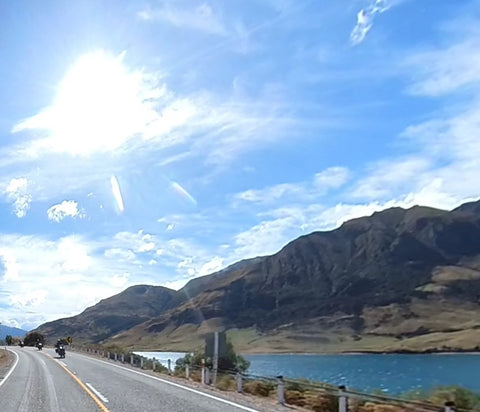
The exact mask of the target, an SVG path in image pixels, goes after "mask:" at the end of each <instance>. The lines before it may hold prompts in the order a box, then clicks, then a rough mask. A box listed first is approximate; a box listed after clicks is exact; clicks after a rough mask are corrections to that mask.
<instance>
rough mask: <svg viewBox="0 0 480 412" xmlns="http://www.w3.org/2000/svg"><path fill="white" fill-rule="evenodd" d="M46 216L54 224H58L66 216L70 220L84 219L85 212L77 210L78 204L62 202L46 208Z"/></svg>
mask: <svg viewBox="0 0 480 412" xmlns="http://www.w3.org/2000/svg"><path fill="white" fill-rule="evenodd" d="M47 216H48V218H49V219H50V220H53V221H54V222H57V223H58V222H60V221H62V220H63V219H65V218H66V217H67V216H70V217H72V218H76V217H79V218H84V217H85V216H86V215H85V212H84V211H83V210H80V209H79V208H78V203H77V202H75V201H74V200H64V201H63V202H62V203H59V204H56V205H53V206H51V207H50V208H48V210H47Z"/></svg>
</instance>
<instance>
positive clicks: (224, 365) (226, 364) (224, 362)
mask: <svg viewBox="0 0 480 412" xmlns="http://www.w3.org/2000/svg"><path fill="white" fill-rule="evenodd" d="M202 359H205V354H204V353H203V352H195V353H187V354H186V355H185V357H183V358H180V359H178V360H177V361H176V362H175V364H176V367H175V369H177V370H184V369H185V365H186V364H188V365H190V366H192V367H194V368H199V367H201V366H202ZM205 366H206V367H208V368H210V367H212V359H210V358H207V359H205ZM249 367H250V362H249V361H248V360H246V359H245V358H244V357H243V356H242V355H238V354H236V353H235V350H234V349H233V344H232V342H231V341H230V340H228V341H227V353H226V355H225V356H224V357H220V358H218V370H220V371H229V370H230V371H233V370H238V371H240V372H242V373H244V372H246V371H247V369H248V368H249Z"/></svg>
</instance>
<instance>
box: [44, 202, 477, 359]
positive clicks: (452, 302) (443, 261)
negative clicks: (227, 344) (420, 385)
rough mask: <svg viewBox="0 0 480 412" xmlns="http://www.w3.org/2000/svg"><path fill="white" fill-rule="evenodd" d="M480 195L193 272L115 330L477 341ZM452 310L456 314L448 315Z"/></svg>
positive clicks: (428, 343) (346, 342) (383, 216)
mask: <svg viewBox="0 0 480 412" xmlns="http://www.w3.org/2000/svg"><path fill="white" fill-rule="evenodd" d="M479 205H480V202H472V203H470V204H465V205H463V206H461V207H459V208H457V209H455V210H453V211H451V212H446V211H441V210H437V209H432V208H426V207H418V206H417V207H413V208H411V209H408V210H405V209H401V208H392V209H388V210H384V211H382V212H378V213H374V214H373V215H372V216H370V217H363V218H359V219H354V220H351V221H349V222H346V223H344V224H343V225H342V226H341V227H340V228H338V229H336V230H333V231H329V232H315V233H312V234H310V235H306V236H303V237H300V238H298V239H296V240H294V241H293V242H291V243H289V244H288V245H286V246H285V247H284V248H283V249H282V250H281V251H280V252H278V253H276V254H275V255H272V256H267V257H263V258H256V259H251V260H247V261H243V262H239V263H237V264H235V265H232V266H231V267H229V268H227V269H225V270H223V271H221V272H219V273H217V274H213V275H210V276H207V277H204V278H199V279H195V280H193V281H191V282H190V283H189V284H187V285H186V286H185V287H184V288H183V289H182V290H180V291H179V292H177V293H175V292H172V297H171V300H169V302H168V303H167V304H166V305H164V306H162V310H160V311H159V312H157V313H156V314H155V315H153V316H151V317H150V318H149V319H148V320H146V321H145V322H143V323H137V325H136V326H134V327H133V328H132V329H130V330H128V331H126V329H128V327H123V328H119V329H118V330H121V329H123V330H124V332H122V333H118V334H116V335H115V337H113V334H112V335H111V337H110V340H114V341H116V342H119V343H121V344H127V345H133V344H135V345H141V346H150V347H152V346H155V345H159V344H161V345H164V346H169V345H170V344H172V345H175V347H176V348H178V347H179V346H178V345H182V342H183V343H184V346H185V348H186V349H187V347H189V345H190V346H191V345H193V344H194V343H196V342H198V341H199V337H200V336H201V333H202V332H205V331H207V330H209V329H211V328H224V329H227V330H230V331H231V332H230V333H231V335H232V337H233V338H234V339H236V340H237V341H238V342H240V343H239V344H240V345H241V344H242V343H241V342H244V346H245V347H246V348H248V349H250V350H252V348H254V344H255V346H256V347H257V348H261V347H263V346H264V347H265V349H266V350H272V349H275V350H292V348H300V350H302V348H305V349H308V350H329V347H330V346H331V348H332V350H333V349H337V350H338V349H344V350H350V349H352V350H353V349H362V350H370V349H375V348H377V349H380V350H384V349H402V348H403V349H408V348H413V349H418V348H430V349H434V348H438V347H441V346H449V345H441V343H442V342H452V343H451V347H457V346H458V347H459V348H465V349H467V348H471V347H475V346H476V344H474V343H475V342H476V339H477V335H478V333H477V332H478V330H479V329H480V319H478V312H479V311H478V309H479V296H480V277H479V276H477V273H478V262H480V259H478V256H480V206H479ZM95 308H96V306H95V307H93V308H90V309H92V312H90V313H89V316H90V319H93V318H95ZM428 308H430V309H428ZM453 309H455V310H453ZM445 310H449V311H450V312H451V311H452V310H453V312H455V311H457V312H458V314H457V315H455V314H454V315H452V316H450V317H449V318H445V316H443V312H445ZM84 313H85V312H84ZM82 315H84V314H82ZM82 315H79V316H82ZM436 318H438V319H439V320H438V321H436V320H435V319H436ZM409 319H410V320H409ZM411 319H414V320H415V321H413V320H411ZM464 319H471V322H470V323H469V322H467V321H464ZM408 320H409V321H408ZM84 322H85V321H84ZM53 323H55V322H53ZM459 325H460V327H459ZM129 326H131V325H129ZM41 329H42V330H43V327H42V328H41ZM452 333H453V334H455V333H456V334H457V335H451V336H449V337H446V335H445V334H452ZM462 333H463V334H464V335H465V334H466V335H468V336H466V335H465V336H463V335H462ZM435 334H440V335H442V336H440V335H439V336H435ZM458 334H460V335H462V336H459V335H458ZM96 336H97V338H96V339H97V340H98V336H102V335H101V334H98V333H97V334H96ZM103 336H104V337H107V336H106V334H105V333H104V334H103ZM421 337H423V340H422V339H420V338H421ZM479 337H480V336H479ZM412 342H413V343H412ZM329 345H330V346H329ZM409 345H410V346H409ZM412 345H413V346H412ZM452 345H453V346H452ZM455 345H457V346H455ZM322 348H323V349H322Z"/></svg>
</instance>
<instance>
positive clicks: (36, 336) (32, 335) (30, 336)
mask: <svg viewBox="0 0 480 412" xmlns="http://www.w3.org/2000/svg"><path fill="white" fill-rule="evenodd" d="M23 342H24V343H25V346H35V345H36V344H37V342H41V343H42V345H43V344H44V343H45V338H44V337H43V335H42V334H41V333H38V332H29V333H27V334H26V335H25V338H24V339H23Z"/></svg>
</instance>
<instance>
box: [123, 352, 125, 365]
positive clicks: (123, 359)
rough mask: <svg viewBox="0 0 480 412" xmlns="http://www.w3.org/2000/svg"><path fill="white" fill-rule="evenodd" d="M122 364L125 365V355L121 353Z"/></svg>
mask: <svg viewBox="0 0 480 412" xmlns="http://www.w3.org/2000/svg"><path fill="white" fill-rule="evenodd" d="M122 363H125V354H123V353H122Z"/></svg>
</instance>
